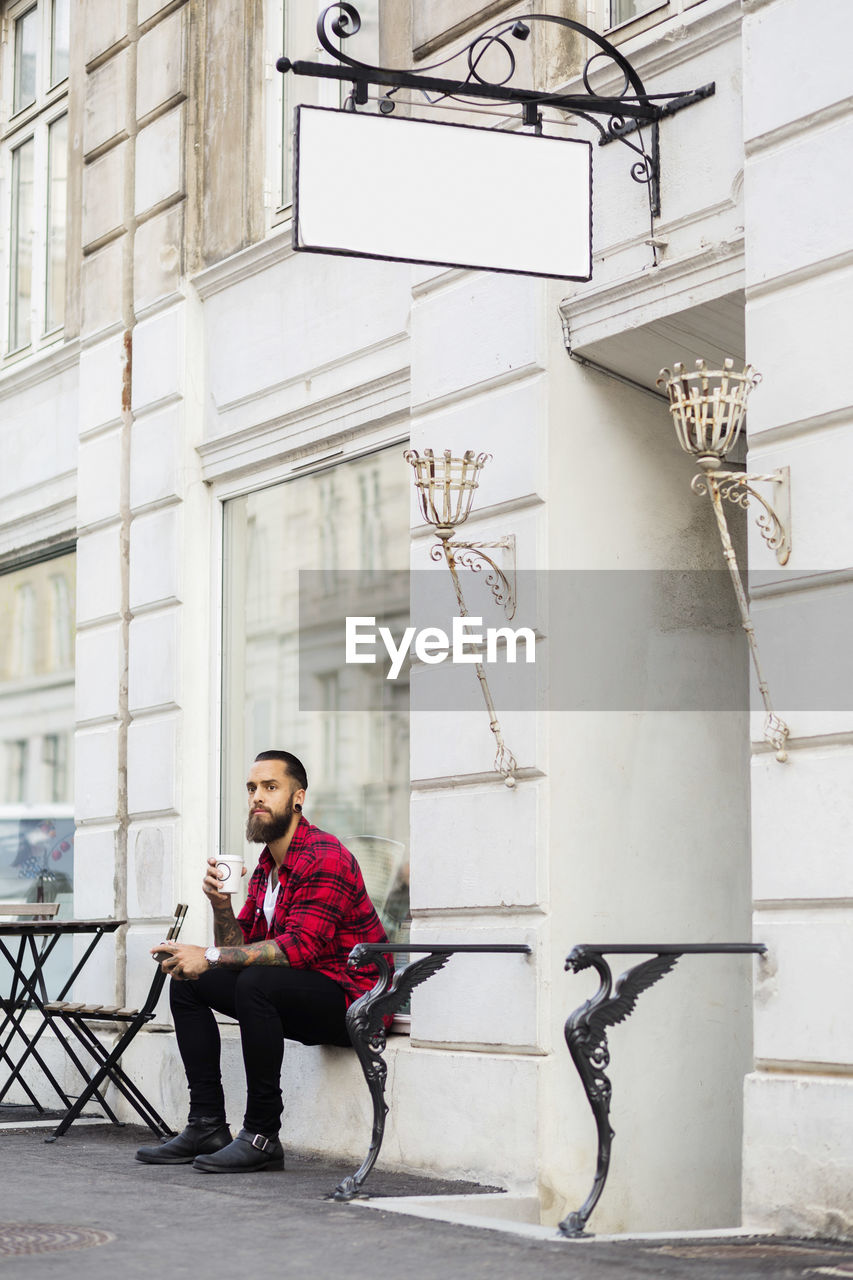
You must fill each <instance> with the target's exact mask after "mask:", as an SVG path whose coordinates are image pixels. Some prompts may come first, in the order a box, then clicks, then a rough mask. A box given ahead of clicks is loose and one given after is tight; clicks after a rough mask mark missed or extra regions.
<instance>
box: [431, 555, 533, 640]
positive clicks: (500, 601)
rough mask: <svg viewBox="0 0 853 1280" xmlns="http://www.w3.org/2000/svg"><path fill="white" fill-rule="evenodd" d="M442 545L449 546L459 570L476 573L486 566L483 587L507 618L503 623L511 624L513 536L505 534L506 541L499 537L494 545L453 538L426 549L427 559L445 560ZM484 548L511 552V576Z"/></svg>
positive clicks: (513, 588) (513, 584)
mask: <svg viewBox="0 0 853 1280" xmlns="http://www.w3.org/2000/svg"><path fill="white" fill-rule="evenodd" d="M445 545H446V546H448V547H450V549H451V551H452V552H453V558H454V560H455V562H456V564H457V565H459V566H461V567H462V568H463V569H470V570H471V572H472V573H480V572H481V571H482V570H483V568H484V566H485V565H488V566H489V568H488V571H487V573H486V577H485V583H486V586H487V587H488V588H489V590H490V591H491V593H492V597H493V598H494V602H495V604H497V605H500V607H501V608H502V609H503V611H504V613H505V614H506V616H507V620H508V621H509V622H512V620H513V618H514V617H515V610H516V605H517V601H516V598H515V534H509V535H508V536H507V537H506V538H499V539H498V540H497V541H496V542H457V541H456V539H455V538H451V539H449V540H448V541H447V543H446V544H445V543H441V542H436V543H435V544H434V546H433V547H432V549H431V550H430V553H429V555H430V559H431V560H435V561H436V562H438V561H439V560H443V559H444V557H445V551H444V546H445ZM486 548H488V549H489V550H490V551H509V552H510V553H511V555H512V569H511V571H510V573H511V577H508V576H507V575H506V574H505V573H504V571H503V569H502V568H501V567H500V565H498V564H497V563H496V562H495V561H494V560H493V559H492V557H491V556H487V555H486V550H485V549H486Z"/></svg>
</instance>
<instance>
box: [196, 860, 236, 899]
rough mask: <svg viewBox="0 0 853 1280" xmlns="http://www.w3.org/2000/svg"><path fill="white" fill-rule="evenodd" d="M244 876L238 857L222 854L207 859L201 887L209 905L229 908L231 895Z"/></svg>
mask: <svg viewBox="0 0 853 1280" xmlns="http://www.w3.org/2000/svg"><path fill="white" fill-rule="evenodd" d="M245 874H246V868H245V867H244V866H243V859H242V857H240V856H239V855H231V854H223V855H222V856H221V857H219V858H208V860H207V869H206V871H205V873H204V880H203V881H202V885H201V887H202V889H203V890H204V894H205V896H206V897H207V898H209V899H210V902H211V905H212V906H215V907H227V906H230V905H231V902H232V894H235V893H236V892H237V888H238V886H239V884H240V878H241V876H244V875H245Z"/></svg>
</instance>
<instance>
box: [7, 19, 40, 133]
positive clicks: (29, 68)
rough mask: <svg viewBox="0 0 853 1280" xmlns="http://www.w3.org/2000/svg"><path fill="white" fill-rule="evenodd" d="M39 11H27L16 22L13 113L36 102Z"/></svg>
mask: <svg viewBox="0 0 853 1280" xmlns="http://www.w3.org/2000/svg"><path fill="white" fill-rule="evenodd" d="M37 45H38V11H37V10H36V9H35V8H33V9H29V10H27V12H26V13H24V14H22V15H21V17H20V18H18V19H17V21H16V22H15V84H14V96H13V107H12V109H13V111H23V109H24V107H29V106H30V105H31V104H32V103H33V102H35V100H36V50H37Z"/></svg>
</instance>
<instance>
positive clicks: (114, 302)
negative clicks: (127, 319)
mask: <svg viewBox="0 0 853 1280" xmlns="http://www.w3.org/2000/svg"><path fill="white" fill-rule="evenodd" d="M123 276H124V244H123V242H122V240H113V241H111V242H110V243H109V244H106V245H104V247H103V248H102V249H99V250H98V251H97V253H92V254H89V255H88V256H87V257H85V258H84V259H83V265H82V267H81V269H80V292H81V296H82V316H81V336H82V337H84V338H88V337H92V336H93V335H94V334H98V333H102V332H103V331H104V330H107V329H112V328H114V327H115V326H116V325H117V324H120V323H121V320H122V288H121V285H122V279H123Z"/></svg>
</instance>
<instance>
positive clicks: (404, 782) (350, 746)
mask: <svg viewBox="0 0 853 1280" xmlns="http://www.w3.org/2000/svg"><path fill="white" fill-rule="evenodd" d="M408 479H409V478H408V476H407V475H406V474H405V463H404V462H403V459H402V449H401V447H400V446H399V445H397V446H395V447H394V448H391V449H386V450H382V451H380V452H377V453H374V454H371V455H369V456H367V457H365V458H359V459H356V460H354V461H352V462H346V463H342V464H341V465H340V466H338V467H335V468H333V469H330V470H328V471H324V472H321V473H318V474H316V475H313V476H303V477H300V478H299V479H296V480H292V481H289V482H287V483H285V484H280V485H276V486H273V487H272V488H269V489H265V490H263V491H261V492H259V493H253V494H249V495H248V496H247V497H244V498H237V499H234V500H233V501H231V502H229V503H228V505H227V508H226V567H225V636H224V653H225V655H226V662H225V673H224V676H225V688H224V723H223V774H222V778H223V782H222V791H223V795H222V800H223V821H222V839H223V848H225V847H228V848H232V849H243V850H246V846H245V845H244V843H243V840H244V827H245V821H246V811H245V810H246V805H245V777H246V772H245V771H246V769H247V768H248V765H249V762H250V761H251V760H252V759H253V758H254V756H255V755H256V754H257V753H258V752H259V751H263V750H265V749H269V748H280V749H284V750H286V751H292V752H294V753H295V754H296V755H297V756H299V758H300V759H301V760H302V761H303V763H304V764H305V767H306V770H307V772H308V783H309V786H308V798H307V801H306V804H305V816H306V817H307V818H308V821H309V822H312V823H313V824H314V825H315V826H318V827H321V828H323V829H324V830H326V831H331V832H332V833H333V834H334V835H336V836H337V837H338V838H339V839H340V840H341V841H342V843H343V844H344V845H346V847H347V848H348V849H349V850H350V851H351V852H352V853H353V854H354V855H355V857H356V858H357V859H358V861H359V864H360V866H361V869H362V873H363V875H364V879H365V883H366V884H367V889H368V892H369V893H370V896H371V898H372V899H373V902H374V904H375V906H376V909H377V911H378V912H379V914H380V916H381V918H382V921H383V923H384V925H385V928H386V931H387V932H388V934H389V937H390V938H391V939H392V940H400V939H401V938H402V939H405V938H407V937H408V915H409V867H408V862H409V855H408V846H409V705H408V703H409V699H408V687H407V686H406V685H405V684H404V683H403V681H402V680H398V681H395V682H393V685H394V687H393V688H392V687H391V685H390V684H389V682H386V680H385V670H384V668H383V667H382V665H381V664H377V665H376V666H367V665H359V666H337V665H336V663H335V660H334V659H331V658H326V657H325V654H326V653H330V652H331V646H330V645H329V639H330V637H329V635H327V634H326V631H324V629H323V626H322V625H320V626H318V627H317V629H316V631H314V630H312V631H311V635H310V639H309V640H306V636H305V634H304V633H303V634H302V635H301V636H300V631H299V623H300V616H299V615H300V598H299V570H300V569H312V570H323V571H324V573H323V575H322V581H323V582H324V583H328V586H329V592H328V595H327V597H325V598H326V599H327V600H328V602H329V606H330V609H331V613H334V606H335V604H336V597H335V582H336V579H337V580H338V581H340V580H341V578H342V576H343V575H344V574H347V573H351V572H352V571H353V570H360V571H361V572H362V574H364V575H365V576H367V575H378V574H379V573H381V572H382V571H385V570H400V569H403V570H406V571H407V570H408V561H409V488H408ZM295 547H298V548H299V552H298V556H294V555H293V554H292V552H288V551H287V549H288V548H291V549H292V548H295ZM391 577H392V575H391V574H389V575H388V578H391ZM398 578H399V580H400V581H401V583H402V596H403V598H402V599H401V600H400V601H399V606H400V608H399V612H400V613H402V614H403V615H404V616H408V611H409V596H408V574H407V572H406V573H403V574H399V575H398ZM382 581H384V579H383V580H382ZM376 582H377V584H378V583H379V582H380V579H379V577H378V576H377V577H376ZM395 607H396V605H395ZM365 611H366V612H370V610H369V609H368V608H367V605H365ZM318 612H319V614H320V616H321V617H322V616H324V609H323V601H322V600H321V601H320V602H319V606H318ZM331 613H329V617H330V618H331ZM331 626H335V636H337V634H338V632H337V628H336V624H332V623H330V627H331ZM327 630H329V628H327ZM300 664H303V665H304V664H307V668H306V669H307V670H309V671H310V673H311V678H312V679H313V680H314V681H315V683H316V702H315V703H314V705H315V706H316V710H310V711H305V710H302V709H300V705H299V670H300ZM366 680H367V681H377V682H378V686H380V687H381V690H382V694H383V699H384V700H383V703H382V705H383V710H381V711H365V710H352V709H347V708H351V707H352V706H353V705H354V704H358V703H360V702H362V701H365V700H364V699H362V698H360V697H354V696H353V689H354V687H355V683H356V682H361V681H366ZM386 690H387V691H388V692H387V697H386V696H385V691H386ZM376 703H377V700H375V699H374V701H373V705H376ZM259 852H260V850H259V848H258V846H256V845H255V846H251V848H250V849H248V850H246V857H247V862H248V864H249V866H252V865H253V864H254V862H255V861H256V859H257V855H258V853H259Z"/></svg>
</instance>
